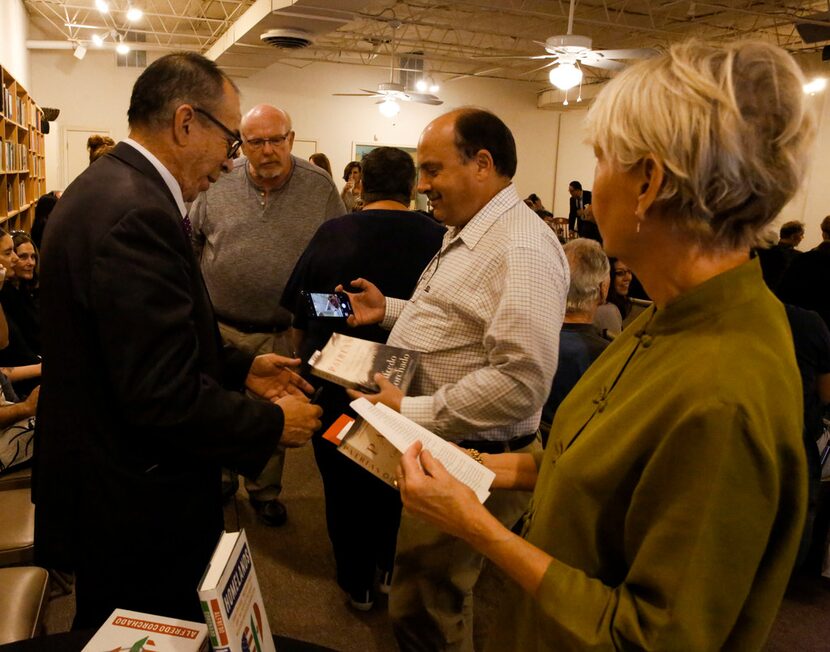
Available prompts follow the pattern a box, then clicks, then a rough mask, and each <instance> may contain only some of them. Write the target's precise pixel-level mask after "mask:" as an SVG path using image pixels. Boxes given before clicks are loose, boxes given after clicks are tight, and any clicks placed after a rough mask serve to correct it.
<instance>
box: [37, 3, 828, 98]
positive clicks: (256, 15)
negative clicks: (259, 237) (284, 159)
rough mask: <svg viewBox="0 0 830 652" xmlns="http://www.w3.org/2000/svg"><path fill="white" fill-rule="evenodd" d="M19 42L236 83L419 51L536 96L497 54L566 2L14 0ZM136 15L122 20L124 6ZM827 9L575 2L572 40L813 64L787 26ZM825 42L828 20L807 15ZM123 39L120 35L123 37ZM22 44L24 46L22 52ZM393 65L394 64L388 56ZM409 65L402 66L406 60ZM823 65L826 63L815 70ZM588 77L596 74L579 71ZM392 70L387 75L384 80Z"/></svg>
mask: <svg viewBox="0 0 830 652" xmlns="http://www.w3.org/2000/svg"><path fill="white" fill-rule="evenodd" d="M23 2H24V5H25V7H26V9H27V11H28V13H29V16H30V22H31V30H30V38H31V39H41V40H42V41H47V43H43V42H42V41H41V42H40V43H39V47H48V46H49V45H48V43H49V42H51V43H52V44H53V45H55V46H57V45H58V43H57V42H61V43H62V44H64V47H68V46H67V45H66V44H67V42H71V43H73V44H77V43H80V44H83V45H85V46H87V47H92V45H91V41H90V39H91V37H92V33H100V34H108V37H107V41H108V42H111V41H112V40H113V30H115V32H116V33H119V34H124V33H126V32H128V31H129V32H131V33H132V34H134V35H138V38H143V39H145V40H146V42H145V44H144V45H142V46H141V47H142V48H143V49H148V50H171V49H192V50H195V51H198V52H202V53H205V54H207V55H208V56H210V57H211V58H213V59H215V60H216V61H217V62H218V63H219V65H220V66H222V67H224V68H225V69H227V70H228V72H229V73H231V74H233V75H235V76H239V77H246V76H249V75H251V74H254V73H255V72H257V71H258V70H261V69H263V68H265V67H267V66H269V65H271V64H273V63H275V62H276V61H282V62H283V63H286V64H288V65H296V66H300V67H302V66H305V65H309V62H314V61H328V62H333V63H348V64H363V65H366V66H378V67H385V68H389V66H390V62H391V60H390V58H389V55H390V54H391V52H392V48H393V46H394V49H395V52H396V54H398V55H400V54H403V53H422V55H416V57H415V61H416V62H417V60H418V59H419V58H420V59H422V60H423V67H424V69H425V71H427V72H429V73H431V74H433V75H434V76H435V77H436V78H437V79H439V80H440V81H447V80H449V79H452V78H458V77H467V76H477V77H486V78H496V79H510V80H522V81H528V82H533V83H535V84H536V85H537V86H538V88H539V90H543V89H544V88H545V87H546V86H548V83H547V70H546V69H544V68H542V66H544V64H546V63H547V62H546V61H537V60H529V59H524V58H493V57H497V56H498V57H503V56H517V57H518V56H534V55H542V54H545V52H544V49H543V47H542V44H541V43H542V42H544V40H545V39H546V38H547V37H549V36H552V35H557V34H565V33H566V32H567V24H568V9H569V3H568V2H567V0H461V1H452V2H451V1H441V0H294V1H293V2H292V1H291V0H109V4H110V7H111V11H110V12H109V14H101V13H99V12H98V10H97V9H96V8H95V0H23ZM130 4H132V5H134V6H137V7H140V8H142V9H143V10H144V17H143V19H142V20H140V21H139V22H137V23H134V24H130V23H128V21H127V19H126V10H127V8H128V7H129V5H130ZM828 10H830V0H818V1H809V2H797V1H794V0H793V1H788V0H712V1H710V2H700V1H698V0H579V1H578V2H577V3H576V9H575V15H574V28H573V32H574V33H575V34H580V35H584V36H588V37H590V38H592V39H593V47H594V48H601V49H619V48H637V47H665V46H666V45H668V44H670V43H671V42H673V41H677V40H679V39H683V38H685V37H687V36H690V35H695V36H699V37H702V38H706V39H712V40H730V39H736V38H742V37H744V38H758V39H764V40H767V41H771V42H773V43H777V44H778V45H781V46H782V47H784V48H786V49H787V50H789V51H791V52H793V53H797V54H799V55H804V56H803V57H801V58H802V59H804V60H806V61H808V66H814V67H815V66H820V65H821V63H820V56H818V54H817V53H818V52H819V51H820V50H821V49H822V48H823V47H824V46H825V45H828V44H830V39H825V40H821V41H818V42H815V43H805V42H804V41H803V40H802V39H801V37H800V36H799V33H798V32H797V31H796V28H795V24H796V20H801V21H802V22H805V21H804V18H805V17H809V16H812V15H814V14H816V13H819V12H827V11H828ZM806 22H807V23H809V24H812V25H814V26H817V27H820V28H821V27H823V28H825V30H826V31H827V32H828V34H826V35H825V36H830V15H828V16H824V17H819V18H812V19H811V18H807V20H806ZM276 27H283V28H298V29H304V30H305V31H307V32H309V34H310V35H311V36H312V38H313V44H312V45H311V46H310V47H308V48H305V49H302V50H293V51H287V50H279V49H275V48H273V47H271V46H268V45H263V44H262V43H261V42H260V40H259V35H260V34H261V33H262V32H263V31H265V30H266V29H271V28H276ZM128 38H129V37H128ZM33 46H34V44H33ZM394 61H395V62H396V64H397V66H396V67H399V65H400V63H399V62H400V60H399V59H398V58H395V59H394ZM410 65H411V64H410ZM825 65H827V66H830V63H828V64H825ZM588 73H589V79H588V80H586V81H589V82H590V81H592V80H593V81H600V80H602V79H603V78H604V77H605V76H607V74H608V73H607V72H605V71H600V70H596V69H590V70H588ZM396 74H397V73H396Z"/></svg>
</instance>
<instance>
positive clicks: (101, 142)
mask: <svg viewBox="0 0 830 652" xmlns="http://www.w3.org/2000/svg"><path fill="white" fill-rule="evenodd" d="M86 148H87V150H89V164H90V165H92V164H93V163H95V161H97V160H98V159H99V158H101V157H102V156H104V155H105V154H107V153H109V152H110V151H112V150H113V149H114V148H115V141H114V140H113V139H112V138H110V137H109V136H101V135H100V134H95V135H93V136H90V137H89V138H88V139H87V141H86Z"/></svg>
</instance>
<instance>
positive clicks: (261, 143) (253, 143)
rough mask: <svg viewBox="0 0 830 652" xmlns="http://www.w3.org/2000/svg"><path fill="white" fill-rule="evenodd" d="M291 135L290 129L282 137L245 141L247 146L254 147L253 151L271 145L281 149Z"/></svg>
mask: <svg viewBox="0 0 830 652" xmlns="http://www.w3.org/2000/svg"><path fill="white" fill-rule="evenodd" d="M290 135H291V130H290V129H289V130H288V131H286V132H285V133H284V134H282V135H281V136H271V137H270V138H251V140H246V141H245V146H246V147H252V148H253V149H262V148H263V147H265V145H266V144H268V143H270V144H271V146H272V147H279V146H280V145H282V144H283V143H284V142H285V141H286V140H287V139H288V137H289V136H290Z"/></svg>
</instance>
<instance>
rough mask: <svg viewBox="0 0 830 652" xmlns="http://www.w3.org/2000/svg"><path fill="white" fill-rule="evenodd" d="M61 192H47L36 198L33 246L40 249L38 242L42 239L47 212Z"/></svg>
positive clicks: (48, 212)
mask: <svg viewBox="0 0 830 652" xmlns="http://www.w3.org/2000/svg"><path fill="white" fill-rule="evenodd" d="M60 196H61V193H60V191H58V190H53V191H51V192H47V193H46V194H45V195H43V197H41V198H40V199H38V200H37V204H36V205H35V220H34V222H33V223H32V242H34V243H35V248H36V249H37V250H38V251H40V244H41V242H42V241H43V231H44V229H45V228H46V223H47V222H48V221H49V214H50V213H51V212H52V209H53V208H54V207H55V204H57V203H58V199H60Z"/></svg>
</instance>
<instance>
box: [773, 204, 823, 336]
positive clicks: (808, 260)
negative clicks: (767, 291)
mask: <svg viewBox="0 0 830 652" xmlns="http://www.w3.org/2000/svg"><path fill="white" fill-rule="evenodd" d="M827 288H830V215H828V216H827V217H825V218H824V219H823V220H822V221H821V243H819V245H818V246H817V247H815V248H814V249H811V250H810V251H807V252H805V253H803V254H800V255H799V256H796V257H795V258H794V259H793V261H792V263H790V266H789V267H788V268H787V271H786V272H785V273H784V277H783V278H782V279H781V283H780V285H779V286H778V298H779V299H781V301H783V302H784V303H790V304H792V305H794V306H798V307H799V308H805V309H806V310H814V311H816V312H817V313H818V314H819V315H821V318H822V319H823V320H824V323H825V324H827V326H828V327H830V292H828V291H827Z"/></svg>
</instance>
